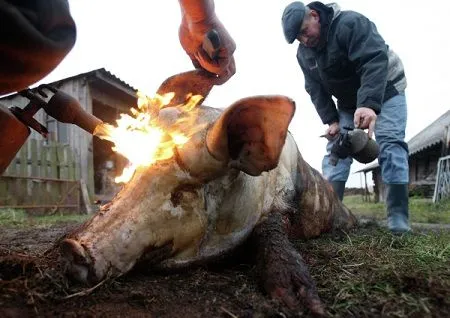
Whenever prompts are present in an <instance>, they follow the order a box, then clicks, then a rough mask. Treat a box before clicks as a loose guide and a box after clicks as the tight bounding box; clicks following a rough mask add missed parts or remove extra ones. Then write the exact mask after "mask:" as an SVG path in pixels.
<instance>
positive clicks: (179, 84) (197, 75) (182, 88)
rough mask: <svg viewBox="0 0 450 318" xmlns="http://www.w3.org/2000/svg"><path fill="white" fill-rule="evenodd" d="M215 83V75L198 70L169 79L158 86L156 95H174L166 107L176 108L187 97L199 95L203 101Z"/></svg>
mask: <svg viewBox="0 0 450 318" xmlns="http://www.w3.org/2000/svg"><path fill="white" fill-rule="evenodd" d="M216 82H217V77H216V76H215V75H213V74H211V73H209V72H206V71H204V70H201V69H198V70H194V71H189V72H184V73H179V74H176V75H173V76H171V77H169V78H168V79H166V80H165V81H164V82H163V83H162V84H161V86H159V88H158V90H157V94H159V95H164V94H167V93H172V92H173V93H175V96H174V97H173V99H172V100H171V101H170V103H169V104H168V105H166V107H169V106H176V105H179V104H183V103H185V102H186V100H187V98H188V96H189V95H201V96H203V99H205V98H206V97H207V96H208V95H209V92H211V89H212V88H213V86H214V85H215V84H216Z"/></svg>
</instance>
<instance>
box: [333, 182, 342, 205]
mask: <svg viewBox="0 0 450 318" xmlns="http://www.w3.org/2000/svg"><path fill="white" fill-rule="evenodd" d="M330 183H331V186H332V187H333V190H334V192H336V194H337V196H338V198H339V201H341V202H342V199H343V198H344V191H345V181H330Z"/></svg>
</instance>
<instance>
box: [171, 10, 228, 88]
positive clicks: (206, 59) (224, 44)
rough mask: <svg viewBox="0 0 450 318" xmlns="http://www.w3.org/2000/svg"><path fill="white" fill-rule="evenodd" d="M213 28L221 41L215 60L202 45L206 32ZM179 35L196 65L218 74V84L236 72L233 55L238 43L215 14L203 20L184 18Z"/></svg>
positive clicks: (184, 47)
mask: <svg viewBox="0 0 450 318" xmlns="http://www.w3.org/2000/svg"><path fill="white" fill-rule="evenodd" d="M211 29H215V30H216V31H217V32H218V33H219V37H220V43H221V46H220V49H219V51H218V54H217V57H216V58H215V59H214V60H213V59H211V57H210V56H209V55H208V53H207V52H206V51H205V50H204V49H203V47H202V44H203V40H204V38H205V34H206V33H207V32H208V31H209V30H211ZM179 37H180V43H181V46H182V47H183V49H184V50H185V51H186V53H187V54H188V55H189V57H190V58H191V60H192V63H193V64H194V66H195V67H196V68H200V67H201V68H203V69H205V70H207V71H208V72H210V73H213V74H216V75H217V82H216V84H219V85H220V84H223V83H225V82H226V81H228V79H230V78H231V77H232V76H233V75H234V74H235V73H236V65H235V61H234V57H233V53H234V51H235V49H236V44H235V43H234V40H233V39H232V38H231V36H230V34H228V31H227V30H226V29H225V27H224V26H223V25H222V23H221V22H220V21H219V19H218V18H217V17H216V16H215V15H213V16H211V17H208V19H205V20H202V21H189V20H188V19H186V18H183V19H182V22H181V25H180V29H179Z"/></svg>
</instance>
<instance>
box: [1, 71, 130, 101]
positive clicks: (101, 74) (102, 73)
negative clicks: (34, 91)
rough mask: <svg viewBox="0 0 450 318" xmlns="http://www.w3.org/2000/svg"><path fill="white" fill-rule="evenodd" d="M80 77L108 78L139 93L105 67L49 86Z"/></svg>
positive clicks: (8, 96) (6, 96)
mask: <svg viewBox="0 0 450 318" xmlns="http://www.w3.org/2000/svg"><path fill="white" fill-rule="evenodd" d="M80 77H96V78H100V79H101V78H102V77H103V78H104V77H106V78H108V79H110V80H112V81H113V82H115V83H117V84H119V85H120V86H122V87H123V88H124V89H126V90H128V91H129V93H130V94H135V93H136V92H137V89H136V88H134V87H133V86H131V85H130V84H128V83H127V82H125V81H123V80H122V79H120V78H119V77H117V76H116V75H114V74H113V73H111V72H110V71H107V70H106V69H105V68H104V67H102V68H99V69H95V70H92V71H89V72H85V73H80V74H77V75H73V76H69V77H65V78H62V79H60V80H56V81H53V82H51V83H48V84H50V85H54V84H56V83H61V82H66V81H68V80H73V79H76V78H80ZM35 86H37V85H35ZM32 88H33V87H32ZM16 95H17V93H14V94H11V95H5V96H1V97H0V99H4V98H5V99H6V98H13V97H14V96H16Z"/></svg>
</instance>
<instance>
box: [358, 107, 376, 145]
mask: <svg viewBox="0 0 450 318" xmlns="http://www.w3.org/2000/svg"><path fill="white" fill-rule="evenodd" d="M353 121H354V124H355V127H356V128H360V129H369V132H368V134H369V137H370V138H372V136H373V132H374V130H375V123H376V121H377V115H376V114H375V112H374V111H373V109H372V108H368V107H359V108H358V109H356V111H355V115H354V117H353Z"/></svg>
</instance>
